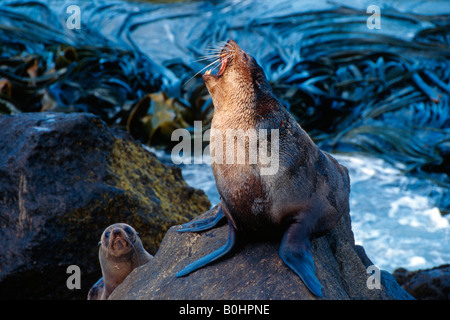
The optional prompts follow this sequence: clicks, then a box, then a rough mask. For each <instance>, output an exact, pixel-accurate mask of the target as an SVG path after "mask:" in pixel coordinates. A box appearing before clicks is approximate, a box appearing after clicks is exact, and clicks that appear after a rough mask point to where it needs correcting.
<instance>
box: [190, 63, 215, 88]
mask: <svg viewBox="0 0 450 320" xmlns="http://www.w3.org/2000/svg"><path fill="white" fill-rule="evenodd" d="M214 64H217V65H216V66H215V67H214V69H216V68H217V67H218V66H219V64H220V58H217V59H216V60H214V61H213V62H211V63H210V64H208V65H207V66H206V67H203V68H202V69H201V70H200V71H199V72H197V73H196V74H194V75H193V76H192V77H191V78H190V79H189V80H188V81H186V82H185V83H184V84H183V87H184V86H185V85H186V84H188V83H189V81H191V80H192V79H194V78H195V77H196V76H197V75H199V74H200V73H201V72H202V71H203V70H205V69H207V68H209V67H211V66H212V65H214ZM214 69H213V70H214Z"/></svg>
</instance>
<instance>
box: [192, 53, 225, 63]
mask: <svg viewBox="0 0 450 320" xmlns="http://www.w3.org/2000/svg"><path fill="white" fill-rule="evenodd" d="M218 58H220V56H219V54H214V55H207V56H202V57H200V58H198V59H196V60H194V61H196V62H198V61H205V60H211V59H218Z"/></svg>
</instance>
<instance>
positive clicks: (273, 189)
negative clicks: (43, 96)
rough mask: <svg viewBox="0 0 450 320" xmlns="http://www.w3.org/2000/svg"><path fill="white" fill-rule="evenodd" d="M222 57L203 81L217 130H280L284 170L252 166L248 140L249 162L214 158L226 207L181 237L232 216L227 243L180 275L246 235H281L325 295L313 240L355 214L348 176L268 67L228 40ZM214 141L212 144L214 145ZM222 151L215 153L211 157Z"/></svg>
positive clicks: (293, 260) (303, 274) (292, 263)
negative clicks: (282, 95) (287, 103)
mask: <svg viewBox="0 0 450 320" xmlns="http://www.w3.org/2000/svg"><path fill="white" fill-rule="evenodd" d="M217 59H218V63H219V62H220V69H219V72H218V73H217V74H212V73H211V70H208V71H206V72H205V74H204V75H203V79H204V81H205V83H206V87H207V88H208V91H209V93H210V94H211V96H212V99H213V104H214V116H213V120H212V125H211V128H212V130H216V132H219V133H221V134H222V135H223V136H225V135H226V132H227V130H229V129H234V130H237V129H242V130H254V131H256V132H260V131H259V130H260V129H265V130H266V131H269V129H278V135H279V141H278V142H279V144H278V161H279V167H278V171H277V172H276V173H274V174H268V175H267V174H266V175H263V174H262V169H263V168H264V164H262V163H260V162H258V163H256V164H252V163H250V162H249V161H248V160H249V156H250V155H251V154H250V153H249V150H250V149H249V144H248V143H247V141H246V144H245V157H246V158H245V159H246V160H245V163H244V164H239V163H232V164H227V162H226V161H225V152H223V153H224V154H223V157H224V158H223V159H222V160H224V161H217V159H218V158H215V159H214V160H213V162H212V169H213V173H214V177H215V180H216V185H217V190H218V191H219V194H220V196H221V202H220V209H219V211H218V213H217V214H216V216H214V217H211V218H207V219H204V220H200V221H196V222H190V223H187V224H184V225H183V226H182V228H181V229H179V230H178V231H179V232H197V231H204V230H208V229H211V228H213V227H214V226H215V225H217V223H218V222H219V221H221V220H222V218H226V219H227V220H228V225H229V227H228V233H229V235H228V240H227V243H226V244H225V245H224V246H223V247H221V248H219V249H218V250H217V251H215V252H212V253H210V254H208V255H206V256H205V257H203V258H200V259H199V260H197V261H195V262H193V263H191V264H189V265H188V266H186V267H185V268H184V269H183V270H181V271H180V272H179V273H178V274H177V275H176V276H177V277H182V276H185V275H187V274H189V273H191V272H193V271H195V270H197V269H199V268H201V267H203V266H205V265H207V264H209V263H210V262H212V261H214V260H217V259H218V258H220V257H222V256H224V255H225V254H227V253H228V252H230V251H231V249H232V248H233V246H234V245H235V243H236V238H237V236H239V235H240V234H244V235H245V236H246V237H257V238H264V237H267V236H269V235H274V234H276V233H277V231H279V232H281V233H282V234H283V237H282V240H281V246H280V250H279V254H280V256H281V258H282V259H283V261H284V262H285V263H286V265H287V266H289V267H290V268H291V269H292V270H293V271H294V272H295V273H297V274H298V276H300V278H301V279H302V280H303V283H304V284H305V285H306V286H307V287H308V288H309V290H310V291H311V292H312V293H314V294H315V295H316V296H322V286H321V284H320V282H319V280H318V279H317V277H316V275H315V267H314V261H313V257H312V254H311V244H310V239H311V238H313V237H318V236H322V235H324V234H326V233H327V232H329V231H330V230H331V229H332V228H333V227H334V226H335V225H336V223H337V222H338V221H339V220H340V218H341V216H342V215H343V214H344V213H345V212H348V211H349V194H350V184H349V182H350V179H349V176H348V171H347V169H346V168H345V167H344V166H342V165H340V164H339V163H338V162H337V161H336V160H335V159H334V158H333V157H332V156H330V155H329V154H327V153H325V152H323V151H321V150H320V149H319V147H318V146H317V145H316V144H315V143H314V142H313V141H312V140H311V138H310V137H309V136H308V134H307V133H306V132H305V131H304V130H303V129H302V128H301V127H300V125H299V124H298V123H297V121H296V120H295V119H294V117H293V116H292V115H291V114H290V113H289V112H288V111H287V110H286V109H285V108H284V107H283V106H282V105H281V103H280V102H279V101H278V100H277V98H276V97H275V96H274V94H273V92H272V88H271V87H270V84H269V82H268V81H267V79H266V76H265V74H264V71H263V70H262V68H261V67H260V66H259V65H258V63H257V62H256V61H255V59H254V58H253V57H251V56H250V55H248V54H247V53H246V52H244V51H243V50H241V48H240V47H239V46H238V45H237V43H236V42H234V41H233V40H229V41H228V42H227V43H226V44H225V45H224V46H223V47H222V48H221V50H220V51H219V52H218V55H217ZM268 134H269V133H268ZM214 140H216V139H214ZM219 140H220V141H221V142H216V143H223V150H226V143H225V141H226V139H219ZM219 140H217V141H219ZM213 142H214V141H213V139H211V145H213ZM267 144H269V142H267ZM217 147H218V146H217V145H215V146H212V147H211V155H212V154H213V151H212V150H213V149H215V150H216V149H217ZM231 147H232V148H233V147H234V146H233V145H232V144H231ZM268 148H269V149H270V145H268ZM219 160H220V159H219Z"/></svg>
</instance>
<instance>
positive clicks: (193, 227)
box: [177, 206, 225, 232]
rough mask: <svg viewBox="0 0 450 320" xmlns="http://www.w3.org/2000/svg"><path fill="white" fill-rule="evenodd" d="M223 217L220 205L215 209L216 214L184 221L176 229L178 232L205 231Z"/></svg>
mask: <svg viewBox="0 0 450 320" xmlns="http://www.w3.org/2000/svg"><path fill="white" fill-rule="evenodd" d="M223 219H225V214H224V213H223V211H222V206H220V207H219V211H217V213H216V215H214V216H212V217H209V218H206V219H203V220H199V221H191V222H188V223H185V224H183V225H182V228H181V229H179V230H177V231H178V232H199V231H206V230H209V229H212V228H213V227H215V226H216V225H218V224H219V223H220V222H221V221H222V220H223Z"/></svg>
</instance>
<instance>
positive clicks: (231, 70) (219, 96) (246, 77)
mask: <svg viewBox="0 0 450 320" xmlns="http://www.w3.org/2000/svg"><path fill="white" fill-rule="evenodd" d="M218 59H219V61H220V69H219V71H218V73H217V74H212V73H211V69H209V70H207V71H206V72H205V74H204V75H203V80H204V81H205V84H206V87H207V88H208V91H209V93H210V94H211V97H212V99H213V102H214V107H215V108H216V109H220V108H222V107H223V106H224V104H225V105H227V106H230V102H233V103H240V104H245V105H247V106H251V105H254V104H255V103H256V101H257V99H258V96H261V95H264V94H267V93H269V92H272V89H271V88H270V85H269V83H268V81H267V79H266V76H265V74H264V71H263V69H262V68H261V67H260V66H259V65H258V63H257V62H256V60H255V59H254V58H253V57H252V56H250V55H249V54H247V53H246V52H245V51H243V50H242V49H241V48H240V47H239V46H238V44H237V43H236V42H235V41H233V40H228V41H227V42H226V43H225V45H224V46H223V47H222V49H221V50H220V53H219V57H218ZM225 102H227V103H225Z"/></svg>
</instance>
